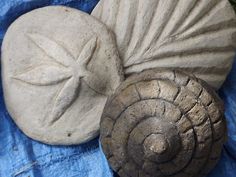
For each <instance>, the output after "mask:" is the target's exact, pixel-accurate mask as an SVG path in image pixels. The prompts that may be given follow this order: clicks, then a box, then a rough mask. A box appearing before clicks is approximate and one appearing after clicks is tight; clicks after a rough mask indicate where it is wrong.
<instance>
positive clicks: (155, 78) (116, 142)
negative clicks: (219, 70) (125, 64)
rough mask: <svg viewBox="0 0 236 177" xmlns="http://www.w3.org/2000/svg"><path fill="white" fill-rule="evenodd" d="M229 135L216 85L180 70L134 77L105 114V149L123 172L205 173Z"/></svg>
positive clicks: (159, 175)
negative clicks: (163, 85) (215, 91)
mask: <svg viewBox="0 0 236 177" xmlns="http://www.w3.org/2000/svg"><path fill="white" fill-rule="evenodd" d="M163 83H165V87H162V85H161V84H163ZM145 84H146V87H144V85H145ZM190 85H191V86H190ZM176 90H177V91H176ZM173 93H174V94H173ZM168 95H171V96H168ZM116 105H123V107H117V106H116ZM213 110H214V111H213ZM225 137H226V123H225V119H224V112H223V105H222V101H221V100H220V99H219V98H218V97H217V96H216V94H215V93H214V90H213V89H211V88H210V87H209V86H207V85H206V84H205V82H203V81H201V80H199V79H197V78H194V77H191V76H189V75H187V74H186V73H183V72H180V71H176V70H174V71H170V70H168V71H165V70H159V69H158V70H157V69H156V70H147V71H143V72H141V73H139V74H134V75H133V76H131V77H129V78H128V79H127V80H126V81H124V82H123V83H122V84H121V85H120V86H119V87H118V88H117V90H116V91H115V93H114V94H113V95H112V96H111V97H110V98H109V99H108V101H107V103H106V106H105V108H104V113H103V116H102V119H101V136H100V139H101V143H102V148H103V151H104V153H105V155H106V157H107V158H108V161H109V162H110V165H111V166H112V168H113V169H114V170H115V171H117V172H118V174H119V175H120V176H121V177H123V176H129V177H138V176H140V177H144V176H145V177H165V176H169V177H196V176H205V175H206V174H207V173H208V172H209V171H210V170H211V169H213V167H214V166H215V164H216V162H217V161H218V159H219V158H220V154H221V150H222V147H223V143H224V142H225Z"/></svg>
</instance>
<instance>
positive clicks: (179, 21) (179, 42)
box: [92, 0, 236, 89]
mask: <svg viewBox="0 0 236 177" xmlns="http://www.w3.org/2000/svg"><path fill="white" fill-rule="evenodd" d="M92 15H93V16H95V17H97V18H98V19H100V20H101V21H102V22H104V23H105V24H106V25H107V26H108V27H109V28H110V29H111V30H112V31H114V33H115V35H116V40H117V44H118V49H119V53H120V56H121V58H122V60H123V65H124V67H125V73H126V74H127V75H130V74H132V73H137V72H140V71H142V70H144V69H150V68H175V69H176V68H179V69H182V70H185V71H188V72H189V73H193V74H195V75H196V76H197V77H198V78H201V79H203V80H205V81H206V82H207V83H208V84H210V85H211V86H213V87H215V88H216V89H217V88H219V87H220V86H221V85H222V83H223V82H224V80H225V78H226V76H227V74H228V72H229V71H230V69H231V66H232V61H233V57H234V55H235V45H236V37H235V36H236V17H235V13H234V11H233V8H232V7H231V5H230V3H229V2H228V0H206V1H204V0H148V1H147V0H128V1H127V0H101V1H100V2H99V4H98V5H97V7H96V8H95V9H94V11H93V13H92Z"/></svg>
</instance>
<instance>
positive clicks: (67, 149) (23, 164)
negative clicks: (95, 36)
mask: <svg viewBox="0 0 236 177" xmlns="http://www.w3.org/2000/svg"><path fill="white" fill-rule="evenodd" d="M97 2H98V0H0V43H1V41H2V39H3V37H4V34H5V32H6V29H7V28H8V26H9V25H10V24H11V23H12V22H13V21H14V20H15V19H16V18H17V17H19V16H20V15H22V14H24V13H26V12H28V11H30V10H32V9H35V8H39V7H43V6H47V5H67V6H70V7H74V8H77V9H80V10H83V11H86V12H88V13H90V12H91V11H92V9H93V8H94V6H95V5H96V4H97ZM220 95H221V97H222V98H223V99H224V101H225V106H226V118H227V122H228V134H229V140H228V142H227V143H226V145H225V148H224V151H223V154H222V158H221V160H220V162H219V163H218V165H217V167H216V168H215V170H214V171H213V172H212V173H211V174H210V175H209V177H235V176H236V62H235V64H234V67H233V70H232V72H231V74H230V76H229V77H228V79H227V81H226V83H225V84H224V86H223V87H222V89H221V90H220ZM29 176H30V177H112V176H113V174H112V172H111V170H110V169H109V166H108V164H107V161H106V159H105V157H104V155H103V153H102V151H101V148H99V141H98V138H97V139H95V140H92V141H91V142H88V143H86V144H83V145H80V146H49V145H45V144H42V143H39V142H36V141H33V140H31V139H30V138H28V137H26V136H25V135H24V134H23V133H22V132H21V131H20V130H19V129H18V128H17V127H16V125H15V124H14V122H13V121H12V119H11V118H10V116H9V114H8V113H7V111H6V108H5V105H4V101H3V94H2V89H1V92H0V177H29Z"/></svg>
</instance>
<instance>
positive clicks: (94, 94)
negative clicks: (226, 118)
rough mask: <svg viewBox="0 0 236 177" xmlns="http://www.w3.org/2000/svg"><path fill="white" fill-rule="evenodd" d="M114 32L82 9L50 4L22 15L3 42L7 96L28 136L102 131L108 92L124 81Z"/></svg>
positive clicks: (58, 140)
mask: <svg viewBox="0 0 236 177" xmlns="http://www.w3.org/2000/svg"><path fill="white" fill-rule="evenodd" d="M120 66H121V65H120V59H119V56H118V52H117V49H116V44H115V40H114V37H113V36H112V33H111V32H110V31H109V30H107V28H106V27H105V25H103V24H102V23H100V22H99V21H97V20H96V19H95V18H93V17H92V16H90V15H88V14H85V13H83V12H81V11H79V10H75V9H71V8H67V7H63V6H51V7H45V8H40V9H37V10H33V11H31V12H29V13H27V14H25V15H23V16H21V17H20V18H18V19H17V20H16V21H15V22H14V23H13V24H12V25H11V26H10V27H9V29H8V31H7V33H6V36H5V38H4V41H3V46H2V81H3V89H4V98H5V103H6V106H7V110H8V111H9V113H10V115H11V117H12V118H13V119H14V121H15V122H16V124H17V125H18V126H19V128H20V129H21V130H22V131H23V132H24V133H25V134H26V135H28V136H29V137H31V138H33V139H35V140H38V141H41V142H44V143H48V144H59V145H70V144H80V143H84V142H86V141H88V140H90V139H92V138H94V137H95V136H97V134H98V130H99V122H100V118H101V114H102V111H103V108H104V105H105V102H106V100H107V96H108V95H109V94H110V93H113V91H114V90H115V89H116V88H117V86H118V85H119V84H120V83H121V81H122V79H123V77H122V71H121V67H120Z"/></svg>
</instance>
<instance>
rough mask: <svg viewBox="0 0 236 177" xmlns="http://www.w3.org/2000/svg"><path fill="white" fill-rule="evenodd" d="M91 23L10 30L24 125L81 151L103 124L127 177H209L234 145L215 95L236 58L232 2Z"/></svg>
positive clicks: (104, 15) (184, 2) (116, 163)
mask: <svg viewBox="0 0 236 177" xmlns="http://www.w3.org/2000/svg"><path fill="white" fill-rule="evenodd" d="M92 15H93V16H94V17H96V18H97V19H96V18H94V17H92V16H89V15H87V14H84V13H82V12H80V11H78V10H73V9H70V8H65V7H46V8H41V9H38V10H34V11H32V12H30V13H28V14H25V15H23V16H21V17H20V18H19V19H17V20H16V21H15V22H14V23H13V24H12V25H11V26H10V28H9V30H8V32H7V34H6V36H5V38H4V42H3V46H2V80H3V90H4V97H5V102H6V106H7V109H8V111H9V113H10V115H11V116H12V117H13V119H14V120H15V122H16V124H17V125H18V126H19V127H20V128H21V129H22V130H23V132H25V134H27V135H28V136H30V137H32V138H33V139H36V140H39V141H42V142H45V143H49V144H62V145H65V144H79V143H83V142H86V141H88V140H90V139H91V138H93V137H95V136H96V135H97V134H98V130H99V122H100V118H101V117H102V119H101V122H100V133H101V135H100V140H101V144H102V148H103V151H104V153H105V155H106V157H107V159H108V161H109V163H110V165H111V167H112V168H113V169H114V170H115V171H116V172H118V174H119V175H120V176H121V177H166V176H169V177H198V176H199V177H200V176H205V175H206V174H207V173H208V172H209V171H210V170H211V169H212V168H213V167H214V166H215V164H216V163H217V161H218V159H219V157H220V154H221V149H222V146H223V143H224V142H225V139H226V123H225V120H224V110H223V103H222V102H221V100H220V99H219V97H218V96H217V94H216V93H215V90H216V89H218V88H219V87H220V86H221V85H222V83H223V82H224V80H225V78H226V76H227V74H228V72H229V71H230V69H231V66H232V62H233V57H234V54H235V52H234V51H235V45H236V44H235V37H236V19H235V14H234V12H233V9H232V8H231V6H230V4H229V3H228V0H148V1H147V0H101V1H100V2H99V4H98V5H97V7H96V8H95V9H94V11H93V12H92ZM99 20H100V21H101V22H103V23H101V22H99ZM104 24H105V25H106V26H105V25H104ZM113 34H114V36H113ZM122 65H123V67H122ZM122 70H124V77H125V78H126V80H125V81H124V82H122V80H123V73H122ZM190 73H191V74H190ZM213 88H214V89H213ZM108 97H109V98H108ZM107 98H108V99H107ZM104 107H105V108H104ZM103 109H104V111H103Z"/></svg>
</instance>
